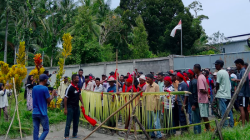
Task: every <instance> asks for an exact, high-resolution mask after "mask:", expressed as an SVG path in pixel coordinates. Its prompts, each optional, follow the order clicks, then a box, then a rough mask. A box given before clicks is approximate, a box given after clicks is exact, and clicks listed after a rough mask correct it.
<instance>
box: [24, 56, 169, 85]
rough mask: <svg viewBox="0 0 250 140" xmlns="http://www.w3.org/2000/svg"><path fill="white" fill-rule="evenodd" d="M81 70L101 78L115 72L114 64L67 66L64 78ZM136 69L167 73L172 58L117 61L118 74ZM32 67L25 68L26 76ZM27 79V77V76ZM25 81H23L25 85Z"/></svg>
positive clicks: (124, 73)
mask: <svg viewBox="0 0 250 140" xmlns="http://www.w3.org/2000/svg"><path fill="white" fill-rule="evenodd" d="M80 68H81V69H83V72H84V73H83V75H88V74H90V73H91V74H93V75H94V76H96V77H101V75H102V74H106V75H109V73H110V72H111V71H115V70H116V62H101V63H90V64H81V65H67V66H65V67H64V70H65V74H64V76H71V75H72V72H78V70H79V69H80ZM135 68H136V69H138V71H139V72H143V73H144V74H148V73H150V71H154V72H160V71H163V72H167V71H169V70H170V69H173V60H172V56H169V57H161V58H152V59H135V60H124V61H118V73H120V74H123V75H126V74H127V72H130V73H132V72H133V71H134V69H135ZM32 69H34V67H27V71H28V74H29V73H30V71H31V70H32ZM45 69H46V70H48V71H49V72H50V73H52V72H53V71H56V70H58V69H59V67H46V68H45ZM27 77H28V76H27ZM26 80H27V79H24V80H23V82H24V83H25V81H26ZM55 81H56V75H55V74H54V75H52V77H51V85H52V86H53V85H54V83H55Z"/></svg>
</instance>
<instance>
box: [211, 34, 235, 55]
mask: <svg viewBox="0 0 250 140" xmlns="http://www.w3.org/2000/svg"><path fill="white" fill-rule="evenodd" d="M227 43H230V40H229V39H228V38H226V37H225V36H224V33H221V32H220V31H218V32H216V33H213V35H212V36H210V37H209V38H208V44H209V45H210V47H214V48H215V49H216V50H217V51H219V52H223V50H222V47H221V46H222V45H223V44H227Z"/></svg>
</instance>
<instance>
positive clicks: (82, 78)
mask: <svg viewBox="0 0 250 140" xmlns="http://www.w3.org/2000/svg"><path fill="white" fill-rule="evenodd" d="M78 76H79V75H78ZM84 83H85V78H84V76H82V77H80V76H79V82H78V88H79V89H80V90H81V89H82V86H83V84H84Z"/></svg>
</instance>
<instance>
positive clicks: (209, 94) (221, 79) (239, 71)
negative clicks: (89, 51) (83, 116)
mask: <svg viewBox="0 0 250 140" xmlns="http://www.w3.org/2000/svg"><path fill="white" fill-rule="evenodd" d="M234 63H235V67H229V68H223V67H224V62H223V61H222V60H217V61H216V62H215V63H214V65H215V68H216V70H215V71H214V72H213V73H212V72H211V71H210V69H209V68H206V69H202V66H201V65H200V64H195V65H194V66H193V69H189V70H186V71H179V70H170V71H168V72H167V73H163V72H158V73H156V75H155V74H154V72H150V74H147V75H144V74H143V72H138V71H137V69H136V70H135V72H133V73H129V72H128V73H127V74H126V75H119V76H118V73H117V71H115V72H110V73H109V76H106V75H105V74H103V75H102V76H101V77H100V78H98V77H95V76H93V75H92V74H88V75H85V76H83V70H82V69H80V70H79V71H78V74H73V75H72V76H71V80H70V81H69V77H68V76H65V77H64V80H63V81H62V82H61V85H60V87H59V88H58V90H57V91H56V90H54V89H53V88H51V87H49V85H50V83H49V80H48V79H49V77H50V76H51V75H50V74H49V72H48V71H45V73H44V74H42V75H40V76H39V84H37V85H36V84H35V82H34V78H33V76H32V75H30V76H28V78H27V82H26V91H25V93H26V94H25V98H27V110H29V111H32V112H33V113H32V114H33V124H34V133H33V137H34V139H38V135H39V125H40V124H41V125H42V126H43V133H42V135H41V136H40V139H43V138H45V137H46V135H47V134H48V132H49V122H48V116H47V104H48V103H50V101H51V100H52V99H54V98H55V97H56V98H62V99H63V102H62V106H63V107H64V114H65V115H67V121H66V127H65V134H64V137H65V139H66V140H67V139H69V129H70V125H71V122H72V121H73V137H75V138H77V137H78V136H77V133H78V124H79V116H80V107H79V101H80V102H81V104H82V106H83V101H82V96H81V90H87V91H93V92H113V93H116V94H118V95H119V94H122V93H124V92H131V91H133V92H139V91H143V92H151V93H153V92H173V91H189V92H190V93H192V94H185V95H175V96H170V95H162V96H158V95H147V96H146V105H145V108H146V115H147V118H148V119H147V121H148V124H149V125H148V126H147V127H148V128H147V129H153V128H155V129H160V128H162V127H164V126H167V127H174V126H185V125H187V123H188V122H189V123H190V124H196V123H200V122H201V120H203V121H204V122H207V121H209V119H208V117H209V116H212V115H214V116H216V117H218V118H221V117H222V116H223V115H224V113H225V111H226V108H227V106H228V104H229V102H230V100H231V98H232V96H233V95H234V93H235V91H236V89H237V86H238V84H239V82H240V81H241V79H242V77H243V75H244V73H245V71H246V68H247V67H248V64H247V63H244V61H243V60H242V59H237V60H235V61H234ZM249 77H250V73H249V75H248V76H247V79H246V81H244V84H243V86H242V88H241V89H240V92H239V94H238V97H237V100H236V101H235V102H234V109H235V110H236V111H239V112H240V114H241V116H240V120H241V121H242V125H243V126H244V125H245V121H247V122H249V113H248V109H247V108H248V104H249V97H250V91H249V80H250V79H249ZM117 78H118V79H117ZM5 89H6V86H4V85H3V84H1V83H0V108H1V110H2V109H3V111H4V114H5V117H6V118H7V117H8V116H7V106H8V100H7V94H9V93H10V92H11V91H9V90H5ZM169 97H171V98H170V99H169ZM6 100H7V102H6ZM162 103H163V104H162ZM163 110H164V111H165V112H167V113H164V114H166V116H164V115H163V113H162V112H163ZM209 110H211V112H210V111H209ZM168 112H172V113H171V115H172V116H169V115H170V113H168ZM0 113H1V112H0ZM0 116H1V114H0ZM186 116H188V117H186ZM229 117H230V119H229V120H226V122H225V123H224V125H223V127H228V126H229V127H233V126H234V116H233V113H232V111H230V113H229ZM163 118H166V120H168V121H167V122H166V123H167V124H166V125H162V124H161V119H163ZM169 118H171V120H170V119H169ZM125 119H126V121H125V128H126V129H127V128H128V125H129V118H125ZM187 119H188V120H187ZM109 126H115V125H114V124H112V125H109ZM205 128H206V130H208V131H209V130H210V129H211V127H210V124H209V123H206V124H205ZM185 131H187V128H182V129H181V132H185ZM194 133H195V134H199V133H201V125H195V126H194ZM168 134H170V135H173V134H175V130H171V131H169V132H168ZM150 136H151V137H152V138H156V137H157V138H159V139H160V138H162V133H161V131H156V133H155V132H150Z"/></svg>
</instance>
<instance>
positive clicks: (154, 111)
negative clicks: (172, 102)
mask: <svg viewBox="0 0 250 140" xmlns="http://www.w3.org/2000/svg"><path fill="white" fill-rule="evenodd" d="M147 83H148V85H147V87H146V90H145V92H160V89H159V86H158V85H157V84H156V83H155V82H154V76H153V75H152V74H148V75H147ZM146 111H147V121H148V124H149V125H148V129H153V128H154V127H153V125H155V129H160V128H161V124H160V96H159V95H147V96H146ZM149 134H150V135H151V138H156V137H157V138H159V139H161V138H162V135H161V131H157V134H156V137H155V133H154V132H150V133H149Z"/></svg>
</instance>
